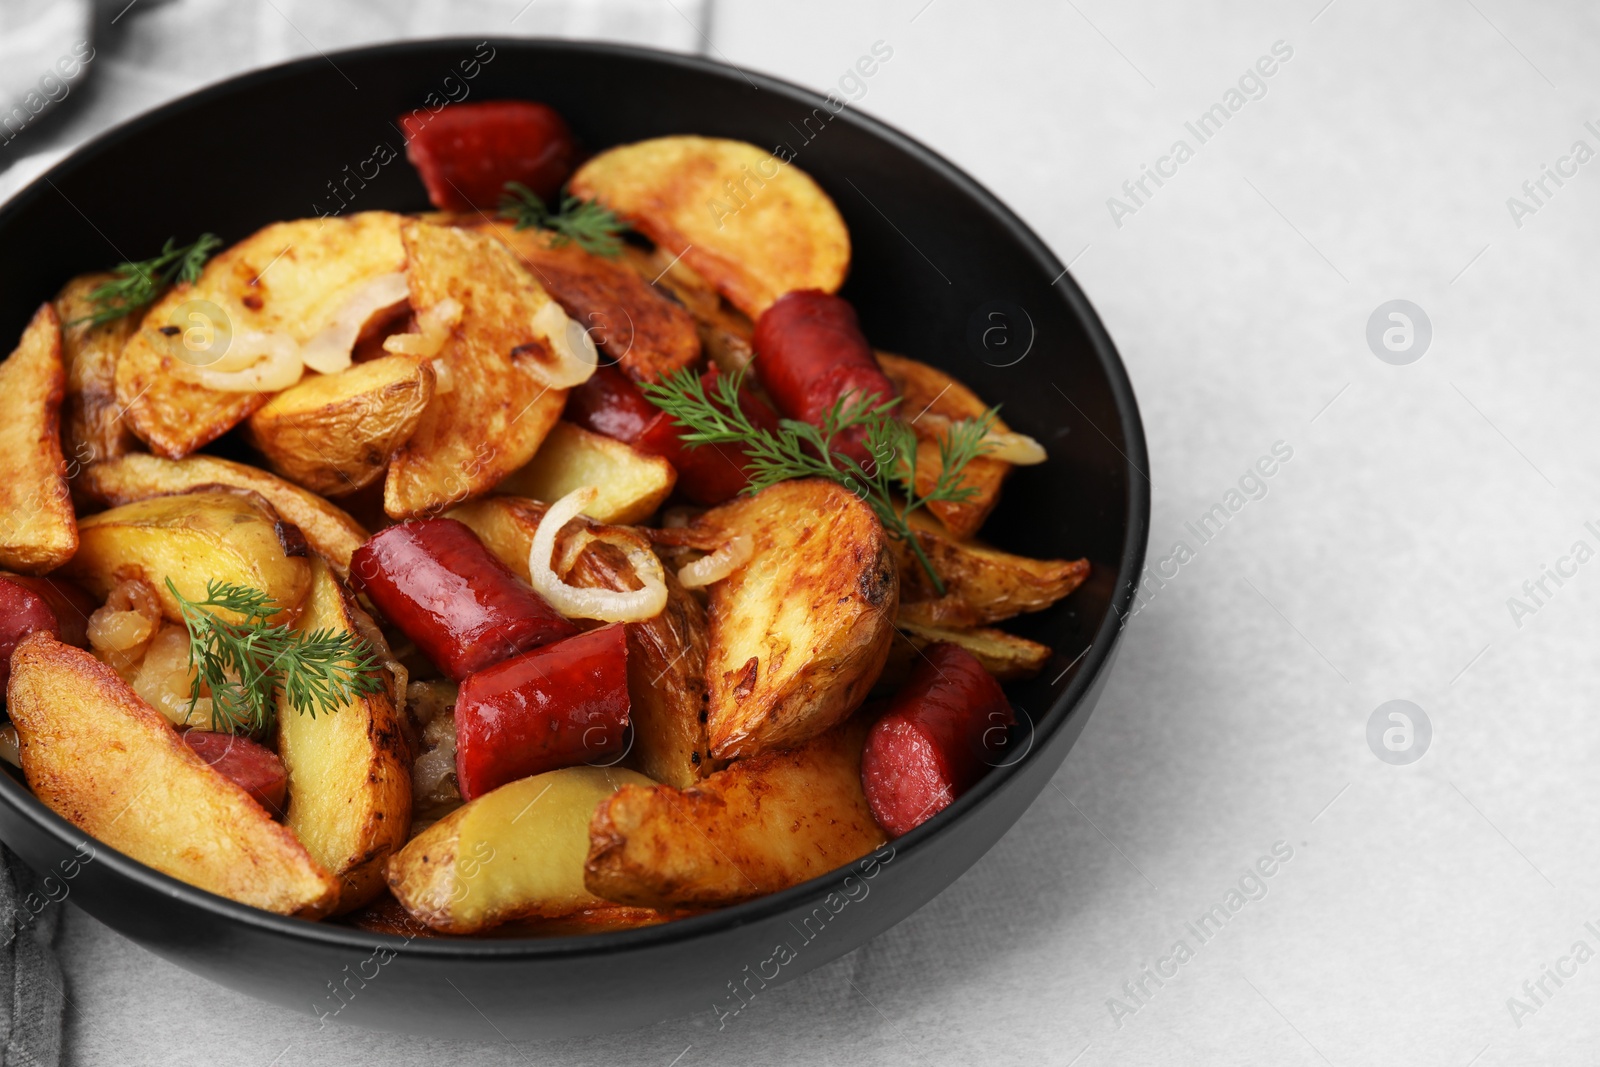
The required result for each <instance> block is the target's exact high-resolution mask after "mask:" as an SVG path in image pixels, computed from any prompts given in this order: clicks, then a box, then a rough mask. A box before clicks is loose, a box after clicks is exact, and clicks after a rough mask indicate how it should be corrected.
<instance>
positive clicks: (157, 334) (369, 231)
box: [117, 211, 405, 459]
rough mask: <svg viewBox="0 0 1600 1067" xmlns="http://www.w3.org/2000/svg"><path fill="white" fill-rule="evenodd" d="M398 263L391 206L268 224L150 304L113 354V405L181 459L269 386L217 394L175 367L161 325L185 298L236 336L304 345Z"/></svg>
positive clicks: (247, 409)
mask: <svg viewBox="0 0 1600 1067" xmlns="http://www.w3.org/2000/svg"><path fill="white" fill-rule="evenodd" d="M404 265H405V253H404V251H403V249H402V248H401V245H400V216H399V215H395V214H392V213H390V212H387V211H366V212H359V213H357V214H354V215H345V216H339V217H334V218H326V219H297V220H295V221H293V222H279V223H274V224H273V225H271V226H268V227H266V228H265V229H262V230H258V231H256V232H255V233H254V234H252V235H251V236H249V237H247V238H245V239H244V240H243V241H240V242H239V243H238V244H236V245H234V246H233V247H232V248H229V249H227V250H225V251H223V252H221V253H219V254H218V255H217V256H215V257H214V258H212V260H211V261H210V262H209V263H207V264H206V267H205V271H204V272H203V273H202V274H201V276H200V279H199V280H198V281H197V282H195V283H194V284H193V285H178V286H174V287H173V288H172V289H171V290H169V291H168V292H167V294H166V295H165V296H163V297H162V298H161V299H160V300H158V301H156V303H155V304H153V305H152V306H151V308H150V310H149V311H148V312H146V313H145V316H144V319H143V321H142V322H141V323H140V324H139V329H138V331H137V332H136V333H134V335H133V336H132V337H131V338H129V340H128V343H127V345H126V346H125V347H124V348H123V350H122V354H121V356H120V357H119V358H118V360H117V402H118V403H119V404H121V405H122V406H123V407H124V408H125V409H126V412H127V416H126V417H127V419H128V421H129V422H130V424H131V425H132V427H133V432H134V433H136V434H137V435H138V436H139V437H140V438H142V439H143V440H144V441H145V442H146V443H147V444H149V446H150V450H151V451H152V452H155V453H157V454H158V455H162V456H166V457H167V458H168V459H180V458H182V457H183V456H186V455H188V454H189V453H190V452H193V451H194V450H195V449H197V448H199V447H200V446H201V445H204V444H207V443H208V442H210V441H214V440H216V439H217V438H218V437H221V436H222V435H223V434H224V433H227V432H228V431H229V430H230V429H232V428H233V427H234V426H236V425H238V424H239V423H240V422H242V421H244V419H245V418H247V417H248V416H249V415H250V413H251V412H253V411H255V410H256V409H257V408H259V407H260V406H261V405H262V404H264V403H266V402H267V399H268V394H265V393H223V392H218V391H216V390H212V389H207V388H204V387H203V386H199V385H194V384H192V383H190V382H186V381H183V380H181V379H180V378H178V377H177V376H176V375H174V374H173V372H172V368H173V367H174V366H175V365H176V363H177V361H178V355H177V353H178V352H179V351H180V350H181V346H175V345H174V344H173V342H172V341H171V339H170V338H169V337H168V336H166V335H165V334H163V333H162V332H161V331H162V329H163V328H167V329H171V328H172V327H173V326H174V325H178V324H176V323H174V322H173V321H172V320H173V318H174V316H175V315H177V314H178V311H179V309H180V308H181V307H182V306H183V305H184V304H185V303H188V302H189V301H192V300H205V301H209V302H210V303H212V304H214V305H216V306H217V307H218V308H219V309H221V311H222V313H223V314H224V315H225V316H227V319H228V322H229V325H230V326H231V328H232V330H233V332H234V335H235V336H237V335H238V334H239V333H240V332H242V331H245V330H257V331H260V332H262V333H283V334H287V335H289V336H290V337H292V338H293V339H294V340H295V341H297V342H304V341H306V340H308V339H310V338H311V337H312V336H313V335H315V334H316V333H318V332H319V331H320V330H322V328H323V327H325V326H326V325H327V324H328V323H329V322H330V321H331V320H332V319H333V317H334V315H335V314H336V313H337V312H338V311H339V309H340V307H341V306H342V305H343V303H344V302H345V301H346V300H347V299H349V297H350V295H351V294H352V293H353V292H354V291H355V290H356V289H358V288H359V287H360V286H362V285H364V284H365V283H366V282H368V281H370V280H371V279H372V278H374V277H377V276H378V275H380V274H389V273H393V272H395V271H398V270H401V269H402V268H403V267H404ZM182 325H184V326H186V325H188V324H187V323H183V324H182Z"/></svg>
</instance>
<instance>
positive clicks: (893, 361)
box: [877, 352, 1011, 538]
mask: <svg viewBox="0 0 1600 1067" xmlns="http://www.w3.org/2000/svg"><path fill="white" fill-rule="evenodd" d="M877 355H878V365H879V366H880V367H882V368H883V373H885V374H887V375H888V376H889V380H890V381H891V382H893V383H894V385H895V388H896V389H898V390H899V391H900V410H901V411H916V412H923V413H926V414H931V415H941V416H943V417H944V418H946V419H950V420H953V421H956V420H960V419H973V418H977V417H978V416H980V415H982V414H983V413H984V412H985V411H987V410H989V409H988V407H987V405H985V404H984V402H983V401H982V400H980V399H978V396H977V394H976V393H974V392H973V391H972V390H971V389H968V388H967V387H966V386H965V385H962V384H961V383H960V382H958V381H956V379H954V378H952V377H951V376H950V375H948V374H946V373H945V372H944V371H942V370H939V369H938V368H937V367H930V366H928V364H926V363H920V362H918V361H917V360H914V359H907V358H906V357H905V356H896V355H892V354H890V353H888V352H879V353H878V354H877ZM911 428H912V429H913V430H914V431H915V432H916V435H917V492H919V493H926V492H928V491H929V490H931V489H932V488H933V485H934V482H936V481H938V478H939V472H940V471H941V470H943V469H944V468H943V466H942V465H941V464H940V463H939V436H940V433H942V431H941V430H938V429H935V428H934V427H932V426H929V425H925V424H924V423H922V422H921V421H917V422H913V423H912V426H911ZM994 429H995V430H996V431H997V432H1000V433H1005V432H1009V430H1010V427H1009V426H1007V425H1006V424H1005V423H1004V422H1003V421H1001V420H1000V419H995V420H994ZM1009 473H1011V464H1009V463H1007V462H1005V461H1004V460H998V459H989V458H987V457H985V456H978V457H977V458H975V459H973V460H972V462H970V463H968V464H967V467H966V470H965V472H964V474H965V477H963V478H962V479H961V484H962V485H963V486H966V487H969V488H973V489H976V490H977V494H976V495H975V496H974V497H973V498H972V499H970V500H966V501H962V502H960V503H954V502H951V501H945V500H936V501H934V502H932V503H930V504H929V505H928V510H929V511H931V512H933V513H934V515H936V516H937V517H938V518H939V521H940V522H942V523H944V525H945V528H946V529H948V530H949V531H950V532H951V533H952V534H953V535H955V536H956V537H957V538H966V537H972V536H973V535H974V534H976V533H977V532H978V531H979V530H980V529H982V527H983V524H984V522H985V520H987V519H988V518H989V513H990V512H991V511H993V510H994V507H995V505H996V504H998V503H999V502H1000V484H1001V483H1002V482H1004V481H1005V478H1006V475H1007V474H1009Z"/></svg>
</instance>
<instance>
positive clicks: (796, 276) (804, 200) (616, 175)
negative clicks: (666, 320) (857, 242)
mask: <svg viewBox="0 0 1600 1067" xmlns="http://www.w3.org/2000/svg"><path fill="white" fill-rule="evenodd" d="M570 185H571V188H572V192H573V194H574V195H576V196H581V197H583V198H585V199H589V200H598V201H600V202H601V203H602V204H604V205H606V206H607V207H609V208H610V209H611V210H612V211H615V212H616V213H617V214H619V215H621V216H622V217H623V218H624V219H626V220H627V221H628V222H629V223H630V224H631V225H632V226H633V227H634V228H635V229H637V230H639V231H640V232H641V233H643V234H644V235H645V236H647V237H649V238H650V239H651V240H652V241H654V242H655V243H656V244H657V245H659V246H661V247H662V248H665V249H666V250H667V252H668V254H669V255H674V256H676V255H681V256H682V257H683V259H684V261H685V262H687V263H688V264H689V266H690V267H691V268H692V269H693V270H695V271H696V272H697V273H699V274H701V275H702V276H704V277H705V278H706V280H708V281H709V282H711V283H712V284H713V285H715V286H716V287H717V289H718V290H720V291H721V293H722V294H723V295H724V296H726V297H727V298H728V300H729V302H731V303H732V304H733V305H734V306H735V307H737V308H738V309H739V310H740V311H743V312H744V313H745V314H746V315H749V316H750V317H751V318H752V319H755V318H758V317H759V316H760V315H761V313H762V312H763V311H765V310H766V309H767V307H768V306H769V305H770V304H772V302H773V301H775V300H777V299H778V297H780V296H782V295H783V294H784V293H787V292H789V291H790V290H791V289H822V290H825V291H826V292H830V293H831V292H834V291H835V290H837V289H838V288H839V286H840V285H842V284H843V283H844V276H845V272H846V271H847V270H848V269H849V267H850V234H849V232H848V231H847V230H846V229H845V225H844V220H843V219H842V218H840V217H839V210H838V208H836V207H834V205H833V201H832V200H829V199H828V194H827V193H824V192H823V191H822V189H821V188H820V187H819V186H818V185H817V183H816V182H815V181H813V180H812V179H811V178H810V177H809V176H808V175H806V174H805V173H803V172H802V171H801V170H800V169H799V168H798V167H796V166H794V165H793V164H792V163H785V162H784V161H783V160H780V159H778V158H777V157H776V156H774V155H772V153H770V152H768V151H767V150H766V149H763V148H757V147H756V146H755V145H753V144H747V143H745V142H743V141H728V140H723V139H720V138H714V137H658V138H655V139H654V140H649V141H640V142H638V143H637V144H630V145H622V146H620V147H617V148H613V149H610V150H609V151H606V152H601V153H600V154H599V155H597V156H595V157H594V158H593V159H591V160H589V162H587V163H585V164H584V165H583V166H582V167H579V168H578V172H577V173H576V174H574V175H573V176H572V181H571V183H570Z"/></svg>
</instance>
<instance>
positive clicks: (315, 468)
mask: <svg viewBox="0 0 1600 1067" xmlns="http://www.w3.org/2000/svg"><path fill="white" fill-rule="evenodd" d="M433 390H434V374H433V366H432V365H431V364H430V363H428V362H427V361H425V360H419V359H415V358H413V357H411V356H379V357H378V358H377V359H371V360H368V361H367V362H365V363H357V364H355V365H354V366H352V367H349V368H347V369H345V370H342V371H340V372H338V373H337V374H318V375H314V376H312V377H308V378H304V379H302V380H301V381H300V383H299V384H298V385H293V386H290V387H289V388H288V389H285V390H284V391H283V392H281V393H279V394H278V395H277V396H275V397H273V398H272V399H271V400H269V401H267V402H266V404H264V405H262V407H261V409H260V410H259V411H257V412H256V413H255V414H254V415H251V416H250V423H249V426H250V440H251V441H252V443H254V444H255V446H256V448H258V449H260V450H261V454H262V455H264V456H266V457H267V462H269V463H271V464H272V469H273V470H275V471H277V472H278V473H279V474H281V475H283V476H284V477H285V478H287V479H289V480H290V481H291V482H294V483H295V484H296V485H303V486H305V487H306V488H307V489H310V490H312V491H313V492H317V493H321V494H322V495H324V496H347V495H349V494H350V493H353V492H355V491H356V490H358V489H360V488H362V487H363V486H367V485H370V484H372V483H373V482H375V481H377V480H378V479H379V478H381V477H383V472H384V471H386V470H387V469H388V467H389V456H390V454H391V453H393V452H394V450H395V449H397V448H399V447H400V446H401V445H403V444H405V443H406V441H407V440H408V439H409V438H410V437H411V434H412V433H413V432H414V431H415V430H416V428H417V423H419V422H420V421H421V420H422V413H423V411H424V410H425V409H426V408H427V406H428V403H429V401H431V400H432V399H433Z"/></svg>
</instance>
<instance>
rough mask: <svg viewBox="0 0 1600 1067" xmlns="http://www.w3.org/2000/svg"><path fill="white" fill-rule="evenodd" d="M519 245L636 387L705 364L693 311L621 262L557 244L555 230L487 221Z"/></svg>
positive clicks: (543, 279) (539, 275) (520, 251)
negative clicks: (554, 235) (553, 233)
mask: <svg viewBox="0 0 1600 1067" xmlns="http://www.w3.org/2000/svg"><path fill="white" fill-rule="evenodd" d="M478 225H479V226H481V227H486V228H491V229H492V230H493V232H494V233H495V235H496V236H498V237H499V238H500V239H501V240H502V241H504V242H505V243H506V244H508V245H510V246H511V249H512V251H514V252H516V253H517V255H519V256H521V257H522V261H523V262H524V263H526V264H527V265H528V269H529V270H531V271H533V274H534V277H536V278H538V279H539V283H540V284H541V285H543V286H544V287H545V289H546V290H547V291H548V292H549V293H550V295H551V296H553V297H555V298H556V301H557V302H558V303H560V305H561V306H562V307H563V308H565V309H566V312H567V314H568V315H570V316H572V319H573V321H574V322H576V323H577V324H578V325H580V326H582V327H583V328H584V329H585V330H588V331H589V336H591V337H593V338H594V342H595V344H596V345H598V346H599V347H600V352H601V355H602V356H603V357H604V358H605V360H606V361H607V362H609V363H616V364H617V365H618V366H620V367H621V368H622V369H623V370H624V371H626V372H627V374H628V376H629V377H630V378H632V379H633V380H634V381H645V382H653V381H656V380H657V379H659V378H661V377H662V376H663V375H667V374H671V373H672V372H673V371H677V370H682V369H683V368H684V367H687V366H690V365H691V364H693V363H694V361H695V360H696V359H698V358H699V357H700V337H699V334H698V332H697V331H696V329H695V321H694V319H693V318H692V317H691V316H690V315H689V313H688V312H687V311H685V310H684V309H683V308H681V307H679V306H678V305H677V304H674V303H673V302H672V301H671V300H669V299H668V298H666V297H664V296H662V295H661V294H660V293H658V292H657V291H656V290H655V289H653V288H652V287H651V286H650V284H649V283H648V282H647V281H646V280H645V279H643V278H641V277H639V275H638V274H637V273H636V272H635V271H633V270H631V269H629V267H628V266H627V265H626V264H625V263H622V262H620V261H618V260H615V259H607V258H605V257H604V256H597V255H595V254H594V253H592V252H586V251H584V250H583V249H582V248H580V247H578V245H577V244H576V243H575V242H570V241H569V242H567V243H566V244H563V245H556V244H554V243H553V242H552V236H551V233H550V231H548V230H518V229H514V228H512V227H511V226H510V225H508V224H506V223H503V222H488V223H484V222H480V223H478Z"/></svg>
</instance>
